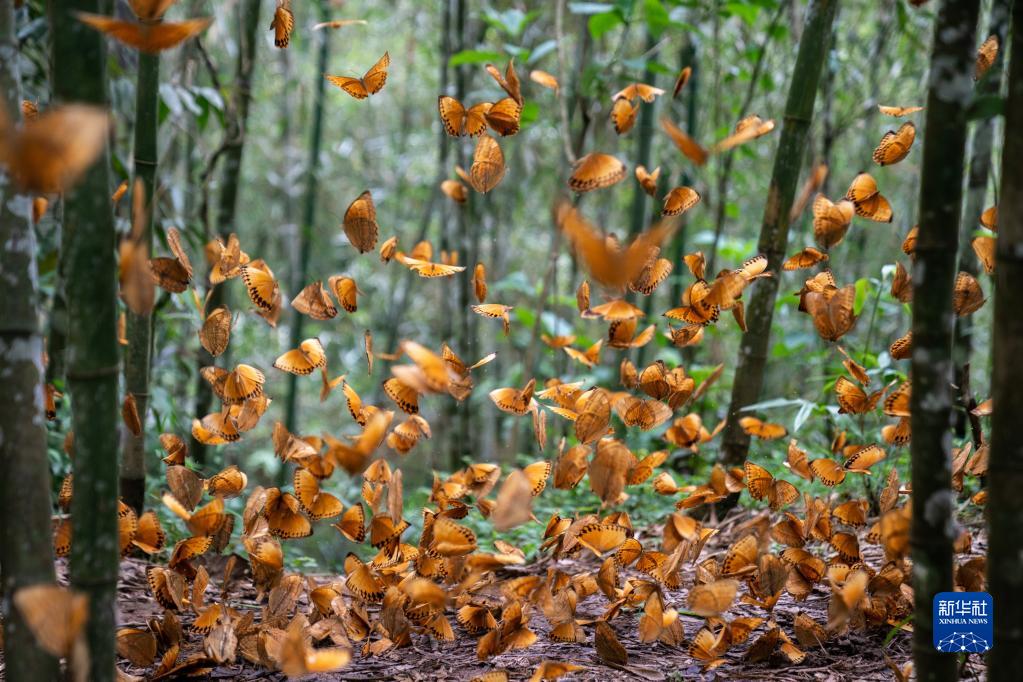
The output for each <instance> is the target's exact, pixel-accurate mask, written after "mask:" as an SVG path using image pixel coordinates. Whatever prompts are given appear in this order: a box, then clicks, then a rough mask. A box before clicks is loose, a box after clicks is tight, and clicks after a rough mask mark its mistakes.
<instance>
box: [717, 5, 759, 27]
mask: <svg viewBox="0 0 1023 682" xmlns="http://www.w3.org/2000/svg"><path fill="white" fill-rule="evenodd" d="M723 9H724V13H725V16H729V17H739V18H740V19H742V20H743V21H745V22H746V23H747V24H749V25H750V26H752V25H753V24H755V23H756V21H757V16H758V15H759V14H760V8H759V7H758V6H756V5H749V4H746V3H745V2H727V3H725V6H724V8H723Z"/></svg>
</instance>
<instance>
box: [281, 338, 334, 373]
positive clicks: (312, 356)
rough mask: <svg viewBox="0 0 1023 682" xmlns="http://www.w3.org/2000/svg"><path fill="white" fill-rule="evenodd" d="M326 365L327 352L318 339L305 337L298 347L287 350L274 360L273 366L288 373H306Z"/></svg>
mask: <svg viewBox="0 0 1023 682" xmlns="http://www.w3.org/2000/svg"><path fill="white" fill-rule="evenodd" d="M326 366H327V354H326V353H325V352H324V350H323V345H322V344H320V340H319V339H306V340H305V341H303V342H302V343H300V344H299V346H298V348H296V349H294V350H289V351H288V352H286V353H284V354H283V355H280V356H278V358H277V359H276V360H274V367H276V368H277V369H280V370H283V371H285V372H288V373H289V374H297V375H303V376H304V375H308V374H312V373H313V370H316V369H323V368H326Z"/></svg>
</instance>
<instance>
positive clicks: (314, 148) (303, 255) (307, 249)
mask: <svg viewBox="0 0 1023 682" xmlns="http://www.w3.org/2000/svg"><path fill="white" fill-rule="evenodd" d="M329 18H330V15H329V10H328V7H327V4H326V3H321V4H320V20H321V21H327V20H328V19H329ZM318 33H319V39H320V45H319V48H320V49H319V57H318V65H317V68H316V74H315V77H316V95H315V99H314V103H313V131H312V135H311V136H310V137H309V160H308V162H307V165H306V176H305V199H304V205H303V208H302V227H301V229H300V230H299V233H298V239H299V247H298V248H299V255H298V277H297V279H296V281H295V282H293V283H292V287H293V288H294V291H295V292H296V293H297V292H298V291H299V290H300V289H301V287H304V286H305V285H306V284H308V282H306V278H307V277H308V274H309V256H310V254H311V253H312V246H313V233H314V231H315V229H316V197H317V191H318V188H319V182H320V175H319V168H320V148H321V147H322V146H323V106H324V100H325V99H326V87H325V86H326V82H327V79H326V78H324V77H323V74H325V73H326V72H327V61H328V60H329V58H330V37H329V36H330V31H318ZM294 313H295V315H294V318H293V320H292V323H291V345H290V346H289V348H298V344H299V343H301V342H302V329H303V327H304V326H305V315H303V314H301V313H300V312H298V311H297V310H296V311H294ZM297 420H298V377H297V376H295V375H294V374H289V375H288V395H287V398H286V401H285V405H284V424H285V426H287V427H288V430H289V431H291V432H293V433H294V432H296V431H298V423H297Z"/></svg>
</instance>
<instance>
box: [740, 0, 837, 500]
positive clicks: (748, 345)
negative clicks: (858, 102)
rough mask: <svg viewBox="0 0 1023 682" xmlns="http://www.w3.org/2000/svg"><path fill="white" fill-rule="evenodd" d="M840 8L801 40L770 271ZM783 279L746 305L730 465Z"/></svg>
mask: <svg viewBox="0 0 1023 682" xmlns="http://www.w3.org/2000/svg"><path fill="white" fill-rule="evenodd" d="M837 8H838V0H816V1H815V2H813V3H811V4H810V6H809V7H808V9H807V13H806V26H805V28H804V30H803V37H802V39H801V40H800V41H799V52H798V54H797V56H796V65H795V67H794V68H793V71H792V81H791V85H790V86H789V94H788V99H787V100H786V103H785V120H784V122H783V124H782V130H781V139H780V140H779V142H778V151H777V153H776V154H775V157H774V170H773V171H772V173H771V184H770V187H769V188H768V190H767V203H766V204H765V206H764V219H763V223H762V225H761V228H760V241H759V243H758V247H757V248H758V251H759V252H760V253H762V254H764V255H766V256H767V262H768V266H767V267H768V269H770V270H772V271H774V272H775V273H778V272H780V271H781V263H782V260H783V259H784V257H785V251H786V249H787V248H788V238H789V211H790V210H791V208H792V201H793V200H794V198H795V193H796V184H797V182H798V180H799V171H800V169H801V167H802V165H803V160H804V158H805V156H806V145H807V142H808V138H809V133H810V121H811V118H812V117H813V104H814V100H815V99H816V97H817V85H818V83H819V81H820V75H821V70H822V68H823V65H824V58H825V56H826V54H827V49H828V45H829V43H830V38H831V25H832V22H833V21H834V18H835V12H836V10H837ZM778 279H779V278H778V277H777V276H775V277H768V278H765V279H761V280H760V281H759V282H758V283H757V284H755V285H754V288H753V292H752V295H751V297H750V300H749V302H748V304H747V307H746V323H747V325H748V328H749V331H747V332H746V333H745V334H743V335H742V341H741V342H740V345H739V357H738V361H737V365H736V370H735V379H734V381H733V383H732V399H731V403H730V404H729V406H728V425H727V426H726V427H725V433H724V439H723V443H722V459H723V461H724V462H725V463H727V464H729V465H741V464H742V462H743V460H745V459H746V453H747V452H748V450H749V436H748V435H747V434H746V432H745V431H743V430H742V427H741V426H739V411H740V410H741V409H742V408H743V407H745V406H746V405H751V404H753V403H754V402H756V400H757V398H758V397H759V395H760V389H761V387H762V385H763V382H764V368H765V365H766V364H767V349H768V346H769V343H770V336H771V320H772V318H773V317H774V301H775V297H776V296H777V293H778ZM733 504H734V503H733Z"/></svg>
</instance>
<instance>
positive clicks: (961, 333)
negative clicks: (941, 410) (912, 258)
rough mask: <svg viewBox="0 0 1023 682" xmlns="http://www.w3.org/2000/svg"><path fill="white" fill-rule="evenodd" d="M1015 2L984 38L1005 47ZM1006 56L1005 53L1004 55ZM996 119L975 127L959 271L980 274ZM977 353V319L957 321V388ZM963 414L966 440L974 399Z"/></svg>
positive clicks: (960, 431)
mask: <svg viewBox="0 0 1023 682" xmlns="http://www.w3.org/2000/svg"><path fill="white" fill-rule="evenodd" d="M1011 9H1012V0H995V2H994V3H993V4H992V5H991V14H990V16H989V18H988V31H987V33H985V34H984V37H985V38H986V37H987V36H989V35H996V36H998V44H999V45H1001V46H1003V48H1004V46H1005V36H1006V33H1007V32H1008V27H1009V14H1010V11H1011ZM1003 54H1005V52H1004V51H1003ZM1004 60H1005V57H1004V56H1000V57H999V59H996V60H995V63H994V64H992V65H991V68H990V69H989V70H988V72H987V75H986V76H985V77H984V78H983V80H982V81H981V82H980V83H978V84H977V94H978V95H980V96H997V95H998V93H999V91H1000V90H1001V84H1002V62H1003V61H1004ZM994 135H995V119H994V117H993V116H991V117H988V118H985V119H982V120H980V121H977V123H976V124H975V125H974V127H973V148H972V150H971V153H970V170H969V172H968V174H967V176H966V210H965V211H964V212H963V224H962V229H961V232H962V234H961V235H960V242H959V269H960V270H962V271H965V272H968V273H970V274H971V275H976V274H977V256H976V254H974V253H973V247H972V246H971V245H970V242H971V240H972V236H973V231H974V230H976V229H977V227H978V225H980V214H981V213H982V212H983V211H984V202H985V201H986V199H987V185H988V177H989V176H990V175H991V147H992V144H993V142H994ZM972 350H973V316H972V315H967V316H966V317H957V318H956V321H955V337H954V339H953V342H952V358H953V360H954V361H955V383H956V386H960V387H962V386H969V385H970V378H969V376H967V374H968V373H969V365H970V354H971V352H972ZM959 397H960V400H959V402H960V408H961V409H960V410H957V411H956V413H955V430H956V435H957V436H958V437H959V438H963V437H964V436H966V425H967V423H968V421H969V420H968V419H967V418H966V412H967V410H969V409H972V408H971V405H970V404H969V403H970V399H969V398H968V397H967V396H964V395H962V392H961V391H960V393H959Z"/></svg>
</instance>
